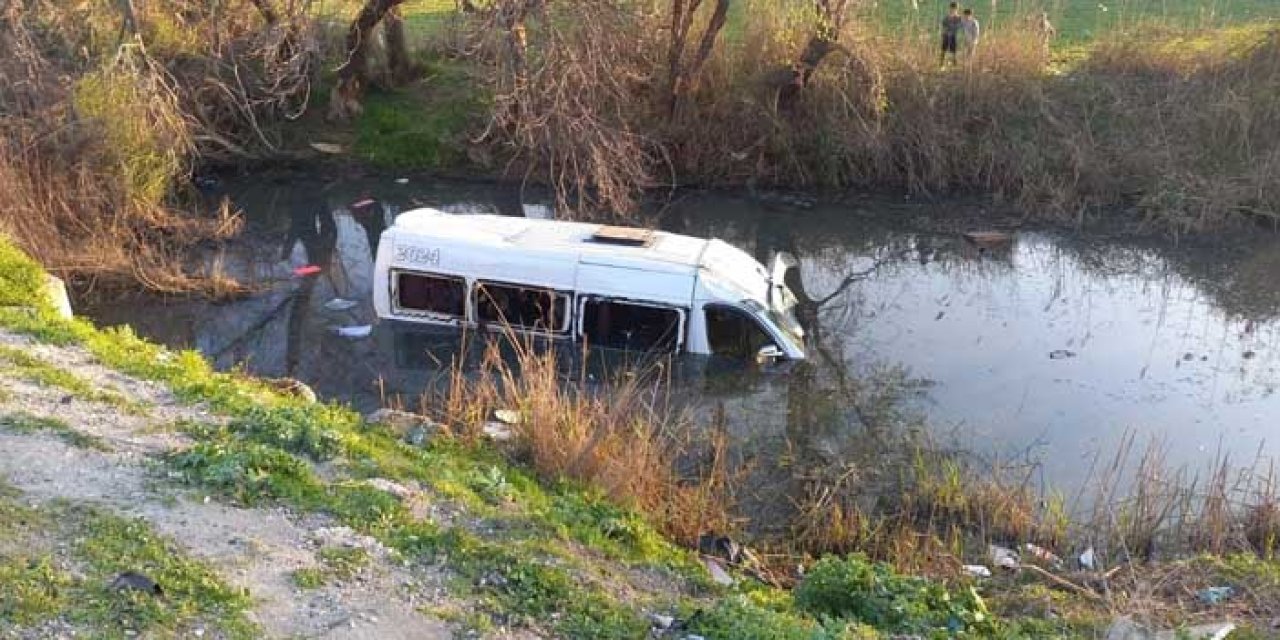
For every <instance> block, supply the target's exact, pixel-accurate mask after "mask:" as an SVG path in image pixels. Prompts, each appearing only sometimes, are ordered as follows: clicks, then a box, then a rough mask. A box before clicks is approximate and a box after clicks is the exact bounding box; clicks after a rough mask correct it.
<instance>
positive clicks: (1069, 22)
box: [863, 0, 1280, 42]
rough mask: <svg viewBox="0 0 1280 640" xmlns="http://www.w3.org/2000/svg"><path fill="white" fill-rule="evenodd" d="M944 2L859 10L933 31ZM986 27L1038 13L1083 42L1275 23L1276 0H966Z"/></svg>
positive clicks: (893, 0)
mask: <svg viewBox="0 0 1280 640" xmlns="http://www.w3.org/2000/svg"><path fill="white" fill-rule="evenodd" d="M948 2H949V0H878V1H874V2H872V3H869V4H868V5H867V6H866V8H864V9H863V11H864V13H866V14H867V18H868V19H873V20H877V21H880V22H883V23H886V24H890V25H895V26H903V27H908V28H916V29H932V28H933V27H934V25H935V24H936V22H937V21H938V19H940V18H941V16H942V15H943V14H944V13H946V9H947V4H948ZM961 6H964V7H968V8H972V9H973V10H974V13H976V14H977V15H978V18H979V20H980V21H981V22H982V23H983V25H984V26H985V27H986V28H987V29H1000V28H1023V25H1024V24H1025V23H1024V22H1023V18H1024V17H1025V16H1028V15H1032V14H1035V13H1038V12H1041V11H1045V12H1048V14H1049V19H1050V21H1051V22H1053V25H1054V27H1055V28H1056V29H1057V30H1058V35H1059V40H1060V41H1061V42H1083V41H1087V40H1090V39H1092V38H1094V37H1095V36H1097V35H1099V34H1103V33H1107V32H1108V31H1111V30H1114V29H1124V28H1127V27H1131V26H1134V25H1137V24H1147V23H1151V22H1159V23H1164V24H1168V25H1170V26H1176V27H1182V28H1187V27H1190V28H1198V27H1219V26H1226V25H1231V24H1239V23H1243V22H1280V1H1277V0H969V1H964V0H962V1H961Z"/></svg>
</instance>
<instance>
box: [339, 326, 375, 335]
mask: <svg viewBox="0 0 1280 640" xmlns="http://www.w3.org/2000/svg"><path fill="white" fill-rule="evenodd" d="M334 331H335V332H336V333H337V334H338V335H340V336H342V337H344V338H367V337H369V334H371V333H373V325H371V324H359V325H355V326H351V327H335V328H334Z"/></svg>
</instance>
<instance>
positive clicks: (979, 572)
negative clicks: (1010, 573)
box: [964, 564, 991, 578]
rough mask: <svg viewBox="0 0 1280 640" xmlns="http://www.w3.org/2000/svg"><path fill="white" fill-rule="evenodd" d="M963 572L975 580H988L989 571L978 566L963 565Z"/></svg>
mask: <svg viewBox="0 0 1280 640" xmlns="http://www.w3.org/2000/svg"><path fill="white" fill-rule="evenodd" d="M964 572H965V573H967V574H969V575H971V576H973V577H975V578H990V577H991V570H990V569H988V568H986V567H984V566H982V565H980V564H966V565H964Z"/></svg>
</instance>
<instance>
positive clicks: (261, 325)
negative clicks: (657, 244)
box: [82, 176, 1280, 486]
mask: <svg viewBox="0 0 1280 640" xmlns="http://www.w3.org/2000/svg"><path fill="white" fill-rule="evenodd" d="M220 189H222V190H223V192H224V193H225V194H226V195H229V196H231V197H232V198H233V199H234V200H235V202H236V203H237V204H238V205H239V206H240V207H241V208H243V210H244V211H245V213H246V219H247V221H248V225H247V231H246V234H245V239H244V241H243V242H239V243H237V244H236V245H234V246H231V247H228V248H227V249H226V250H225V251H224V252H223V253H222V254H221V255H220V256H219V258H218V260H219V261H220V264H222V265H223V267H224V268H226V269H227V270H228V271H230V272H231V273H232V274H233V275H237V276H239V277H241V278H244V279H247V280H250V281H253V282H256V283H258V284H259V286H260V287H261V292H260V293H258V294H256V295H254V296H252V297H250V298H249V299H247V300H243V301H238V302H234V303H228V304H221V305H209V304H203V303H197V302H190V301H164V300H156V299H145V298H144V299H129V300H123V301H114V302H111V303H98V304H95V305H93V306H91V307H87V312H88V314H89V315H91V316H92V317H94V318H95V319H96V320H98V321H99V322H102V323H107V324H120V323H127V324H130V325H133V326H134V327H135V328H136V329H137V330H138V331H139V332H140V333H141V334H143V335H145V336H148V337H150V338H153V339H155V340H158V341H160V342H163V343H166V344H170V345H173V346H180V347H193V348H196V349H199V350H200V351H202V352H204V353H205V354H207V355H208V356H210V357H211V358H213V359H214V361H215V362H216V363H217V364H218V366H220V367H223V368H230V367H237V366H239V367H243V368H246V369H248V370H250V371H253V372H256V373H259V374H262V375H269V376H291V377H295V378H298V379H301V380H304V381H306V382H308V383H310V384H311V385H313V387H315V388H316V390H317V391H318V392H319V393H320V394H321V395H323V396H327V397H330V398H336V399H340V400H343V401H346V402H349V403H351V404H352V405H354V406H356V407H357V408H360V409H369V408H372V407H375V406H377V405H378V404H379V403H380V402H381V400H382V398H385V397H389V396H401V397H405V398H413V397H416V396H417V395H418V394H419V393H420V392H421V391H422V390H423V389H424V388H425V387H427V386H428V385H431V384H433V383H435V382H438V381H439V380H440V379H441V378H442V377H443V374H442V367H441V366H440V363H441V362H445V363H447V361H448V360H449V358H450V357H452V356H453V355H454V354H456V350H457V341H456V339H454V338H452V337H451V336H448V335H440V334H434V333H422V332H419V331H413V330H406V329H405V328H402V327H397V326H393V325H388V324H385V323H384V324H379V323H377V322H376V319H375V317H374V314H373V312H372V309H371V307H370V303H369V300H370V289H371V281H372V278H371V276H372V255H373V248H374V244H375V243H376V242H377V237H378V234H379V233H380V232H381V230H382V229H384V228H385V227H386V225H387V224H389V223H390V222H391V221H392V220H393V219H394V216H395V215H396V213H397V212H398V211H401V210H404V209H406V208H411V207H413V206H421V205H429V206H436V207H440V208H445V209H448V210H451V211H455V212H459V213H465V212H475V211H484V212H499V213H504V214H507V215H531V216H546V215H548V214H549V209H548V208H547V207H545V206H543V205H541V204H539V203H538V202H537V198H536V197H530V196H527V195H526V196H524V197H523V198H522V196H521V195H520V193H518V192H517V191H516V190H514V189H510V188H502V187H495V186H492V185H479V184H465V183H445V182H440V181H435V180H427V179H418V178H414V179H410V180H408V181H407V182H405V183H399V182H397V181H396V180H395V177H394V176H383V177H372V178H359V179H341V180H322V179H318V178H309V177H298V176H293V177H283V178H278V179H274V180H257V179H253V180H242V181H239V182H233V183H229V184H227V185H225V186H222V187H220ZM368 197H374V198H377V199H378V200H379V202H378V203H377V204H375V205H372V206H367V207H363V208H357V209H353V208H351V207H350V206H349V205H350V204H351V203H353V202H356V201H359V200H361V199H364V198H368ZM984 215H986V214H985V212H983V211H981V206H979V205H965V206H957V205H949V206H945V207H943V206H940V205H925V204H919V205H917V204H912V203H909V202H902V201H896V200H885V199H877V198H852V199H846V200H845V201H842V202H841V203H838V204H816V203H813V202H809V201H805V200H803V199H797V198H785V197H747V196H743V197H733V196H726V195H723V194H722V195H705V194H703V195H695V196H689V197H684V198H682V199H680V200H679V201H678V202H677V203H676V204H674V205H671V206H669V207H668V208H667V209H665V210H664V211H662V212H661V215H660V218H659V220H660V224H661V225H662V226H664V227H667V228H669V229H672V230H675V231H680V232H685V233H692V234H697V235H713V236H718V237H721V238H723V239H725V240H727V241H729V242H731V243H734V244H736V245H738V246H740V247H742V248H744V249H745V250H747V251H748V252H749V253H753V254H755V255H757V257H760V258H762V259H763V258H765V257H767V256H768V255H769V254H770V253H771V252H772V251H776V250H786V251H790V252H791V253H793V254H795V255H796V256H798V257H799V258H800V260H801V269H800V274H799V277H798V279H797V281H796V282H794V283H792V284H793V288H796V289H798V290H799V291H798V293H799V294H800V295H801V298H802V299H804V300H806V301H807V302H806V305H805V311H806V313H805V314H803V315H804V316H805V317H804V318H802V319H803V320H805V321H806V323H807V325H808V327H809V333H810V340H811V344H810V347H809V348H810V350H811V352H812V354H813V357H812V358H811V360H810V361H809V362H808V363H806V364H804V365H803V366H801V367H793V368H790V369H786V370H777V371H769V370H764V371H762V370H758V369H755V368H744V367H738V366H734V365H731V364H726V363H708V362H705V361H694V362H683V363H682V364H681V367H680V370H681V372H682V373H681V375H682V376H684V377H683V378H682V382H681V385H680V386H681V388H682V390H684V392H685V394H684V397H683V400H684V401H686V402H689V403H690V404H691V405H692V406H694V407H695V408H702V409H707V408H708V407H712V406H721V407H723V408H724V409H725V411H726V412H727V414H728V415H729V418H730V421H731V423H732V424H733V425H735V427H734V428H735V433H737V434H739V435H740V437H742V438H764V439H774V440H779V439H783V438H785V439H787V440H792V441H805V442H808V443H809V444H810V445H811V446H813V447H816V448H818V449H820V450H822V451H824V452H825V454H824V455H825V456H826V457H828V458H830V457H832V456H835V457H839V456H843V455H849V456H853V455H856V454H857V452H858V451H859V450H860V448H863V449H864V448H865V447H864V444H863V443H865V442H866V441H867V438H868V435H869V434H870V435H875V434H877V433H882V432H883V431H884V430H886V429H887V430H893V429H907V428H911V427H912V426H913V425H927V426H925V427H924V428H926V429H927V430H928V431H929V432H931V433H932V434H934V437H935V438H938V439H945V440H946V441H948V442H952V443H955V444H956V445H957V446H960V447H963V448H965V449H967V450H971V451H974V452H977V453H979V454H981V455H983V456H987V457H998V458H1002V459H1005V460H1027V461H1032V462H1034V463H1036V465H1037V475H1036V477H1037V479H1042V480H1045V481H1048V482H1051V483H1053V484H1055V485H1059V486H1078V485H1080V484H1082V483H1083V482H1084V481H1085V479H1086V476H1087V475H1088V469H1089V466H1090V464H1091V462H1092V460H1093V458H1094V457H1095V456H1096V455H1098V454H1099V453H1101V454H1102V455H1104V456H1105V455H1107V452H1109V451H1110V450H1112V449H1113V448H1114V447H1116V446H1117V443H1119V442H1120V441H1121V440H1122V439H1123V438H1124V437H1125V435H1126V434H1137V435H1138V436H1139V437H1140V438H1142V439H1146V438H1148V437H1154V438H1157V439H1158V440H1159V441H1160V442H1161V443H1162V444H1163V447H1164V448H1165V450H1166V451H1167V457H1168V459H1169V461H1170V462H1171V463H1179V464H1180V463H1187V464H1191V465H1204V464H1207V463H1208V461H1209V460H1210V459H1212V458H1213V457H1214V456H1215V455H1217V454H1218V453H1219V452H1220V451H1222V452H1227V453H1229V454H1230V455H1231V456H1232V457H1233V459H1235V460H1237V461H1242V462H1247V461H1251V460H1252V459H1253V458H1254V457H1255V456H1256V455H1257V454H1258V453H1259V452H1263V453H1265V454H1267V455H1270V454H1272V453H1275V452H1277V451H1278V450H1280V449H1277V447H1280V444H1278V443H1280V437H1277V436H1280V434H1277V436H1273V433H1272V432H1273V430H1274V429H1275V428H1276V426H1277V425H1280V396H1277V394H1276V393H1275V390H1276V386H1277V384H1280V372H1278V371H1277V369H1278V368H1280V348H1278V345H1277V338H1278V336H1280V321H1277V316H1280V280H1277V277H1280V241H1274V240H1267V239H1260V240H1255V241H1251V242H1249V243H1245V244H1243V245H1242V244H1241V243H1238V242H1237V243H1231V244H1230V246H1218V247H1187V246H1181V247H1175V246H1172V245H1163V244H1153V243H1146V244H1136V243H1134V242H1132V241H1123V240H1114V239H1108V238H1102V237H1093V238H1089V237H1084V238H1081V237H1074V236H1068V235H1062V234H1058V233H1053V232H1047V231H1035V230H1026V229H1022V230H1019V231H1018V232H1017V233H1016V234H1015V235H1014V238H1013V241H1012V242H1011V243H1009V244H1007V245H1001V246H995V247H992V248H982V247H977V246H975V245H973V244H971V243H969V242H966V241H965V240H964V239H963V238H962V237H961V232H962V231H965V230H967V229H969V228H971V226H970V225H969V224H966V223H965V219H966V218H973V219H977V218H978V217H979V216H984ZM1223 244H1226V243H1223ZM309 264H315V265H318V266H320V267H321V268H322V269H323V271H322V273H321V274H320V275H319V276H315V277H311V278H297V277H294V276H293V275H292V273H291V272H292V270H293V269H294V268H296V267H299V266H303V265H309ZM335 298H342V299H344V300H351V301H354V302H356V305H355V306H354V307H352V308H350V309H335V308H334V307H335V303H333V302H332V301H333V300H334V299H335ZM326 305H328V307H327V306H326ZM82 310H86V309H85V308H82ZM364 324H373V325H374V330H373V334H372V335H371V336H369V337H368V338H356V339H352V338H348V337H342V336H340V335H336V334H335V333H334V330H335V328H336V327H341V326H358V325H364Z"/></svg>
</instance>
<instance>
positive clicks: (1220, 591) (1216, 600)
mask: <svg viewBox="0 0 1280 640" xmlns="http://www.w3.org/2000/svg"><path fill="white" fill-rule="evenodd" d="M1235 592H1236V590H1235V589H1233V588H1231V587H1208V588H1205V589H1201V590H1199V591H1197V592H1196V597H1197V598H1199V599H1200V602H1203V603H1205V604H1207V605H1216V604H1221V603H1222V601H1223V600H1226V599H1227V598H1230V597H1231V596H1233V595H1235Z"/></svg>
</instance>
